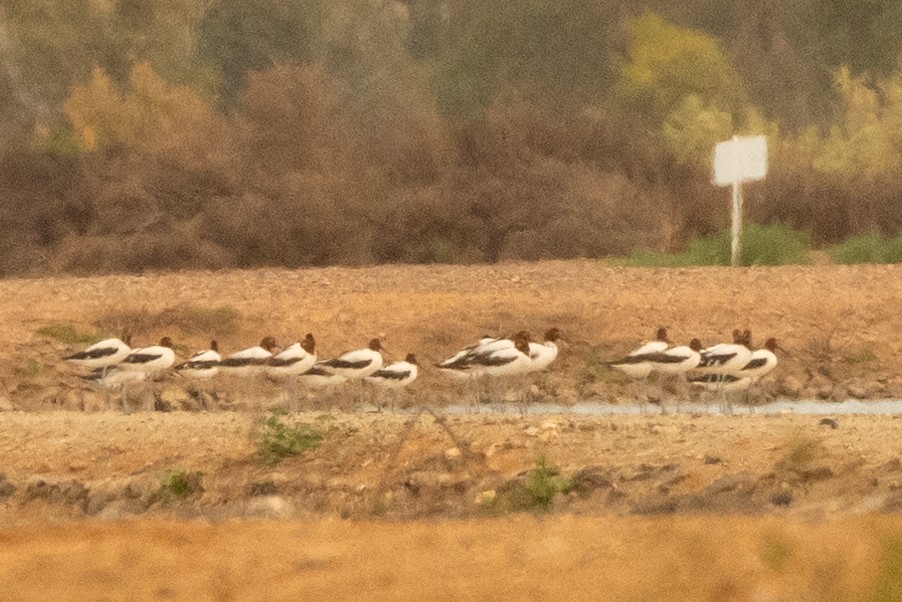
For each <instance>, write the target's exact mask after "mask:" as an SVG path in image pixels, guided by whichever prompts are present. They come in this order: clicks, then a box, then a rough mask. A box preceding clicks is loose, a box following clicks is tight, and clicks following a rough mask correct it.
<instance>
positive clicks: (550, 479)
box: [526, 456, 572, 512]
mask: <svg viewBox="0 0 902 602" xmlns="http://www.w3.org/2000/svg"><path fill="white" fill-rule="evenodd" d="M558 474H559V472H558V469H557V467H556V466H553V465H550V464H548V461H547V460H546V459H545V456H541V457H540V458H539V459H538V461H537V462H536V467H535V469H533V471H532V472H531V473H530V475H529V480H527V481H526V489H527V490H528V491H529V493H530V495H531V496H532V500H533V505H534V506H535V507H536V508H538V509H539V510H541V511H542V512H548V511H549V510H550V509H551V502H552V500H553V499H554V495H555V494H556V493H567V492H568V491H569V490H570V488H571V486H572V485H571V482H570V480H569V479H561V478H558Z"/></svg>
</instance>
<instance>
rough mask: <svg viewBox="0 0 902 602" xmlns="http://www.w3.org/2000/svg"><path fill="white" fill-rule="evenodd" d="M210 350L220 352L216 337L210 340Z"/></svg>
mask: <svg viewBox="0 0 902 602" xmlns="http://www.w3.org/2000/svg"><path fill="white" fill-rule="evenodd" d="M210 351H215V352H216V353H219V343H217V342H216V340H215V339H214V340H212V341H210Z"/></svg>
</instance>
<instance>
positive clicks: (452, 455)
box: [445, 447, 461, 460]
mask: <svg viewBox="0 0 902 602" xmlns="http://www.w3.org/2000/svg"><path fill="white" fill-rule="evenodd" d="M460 456H461V451H460V449H459V448H457V447H451V448H449V449H446V450H445V458H447V459H448V460H459V459H460Z"/></svg>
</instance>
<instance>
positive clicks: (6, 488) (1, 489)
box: [0, 472, 16, 500]
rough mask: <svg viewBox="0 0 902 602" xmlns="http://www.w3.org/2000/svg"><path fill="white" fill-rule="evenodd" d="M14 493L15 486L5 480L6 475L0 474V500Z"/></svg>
mask: <svg viewBox="0 0 902 602" xmlns="http://www.w3.org/2000/svg"><path fill="white" fill-rule="evenodd" d="M15 492H16V486H15V485H13V484H12V483H10V482H9V481H8V480H7V479H6V475H5V474H3V473H2V472H0V500H3V499H6V498H8V497H9V496H11V495H12V494H14V493H15Z"/></svg>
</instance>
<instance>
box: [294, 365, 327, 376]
mask: <svg viewBox="0 0 902 602" xmlns="http://www.w3.org/2000/svg"><path fill="white" fill-rule="evenodd" d="M301 376H333V373H332V372H330V371H329V370H326V369H325V368H323V367H321V366H313V367H312V368H310V369H309V370H307V371H306V372H304V373H303V374H301Z"/></svg>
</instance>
